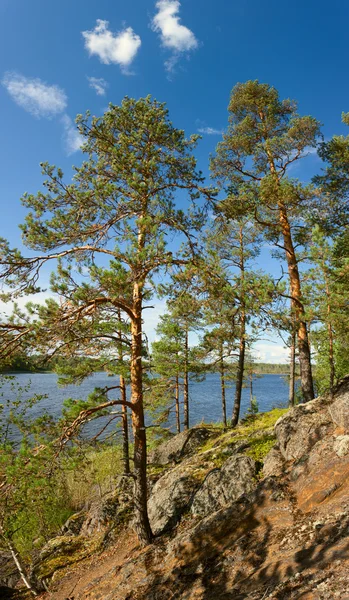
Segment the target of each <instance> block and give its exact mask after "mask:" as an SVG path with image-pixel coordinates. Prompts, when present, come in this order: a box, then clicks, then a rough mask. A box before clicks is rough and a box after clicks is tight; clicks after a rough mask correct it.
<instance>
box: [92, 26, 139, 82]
mask: <svg viewBox="0 0 349 600" xmlns="http://www.w3.org/2000/svg"><path fill="white" fill-rule="evenodd" d="M108 26H109V22H108V21H103V20H101V19H97V24H96V26H95V28H94V29H93V30H92V31H83V32H82V35H83V37H84V39H85V48H86V49H87V50H88V52H89V54H90V55H91V56H92V55H93V54H96V55H97V56H98V57H99V59H100V61H101V62H102V63H104V64H105V65H110V64H111V63H114V64H117V65H120V67H121V69H122V71H123V72H127V67H129V65H130V64H131V63H132V61H133V59H134V58H135V56H136V54H137V52H138V50H139V48H140V45H141V38H140V37H139V35H137V34H136V33H135V32H134V31H133V29H132V27H127V28H126V29H123V30H122V31H119V32H118V33H115V34H114V33H112V31H110V30H109V29H108Z"/></svg>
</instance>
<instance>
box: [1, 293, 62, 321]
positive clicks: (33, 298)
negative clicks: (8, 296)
mask: <svg viewBox="0 0 349 600" xmlns="http://www.w3.org/2000/svg"><path fill="white" fill-rule="evenodd" d="M1 291H3V292H4V291H10V290H8V289H7V288H5V289H2V290H1ZM50 298H52V299H54V300H57V299H58V296H56V295H55V294H53V293H52V292H47V291H45V292H38V293H37V294H28V296H21V297H20V298H17V299H16V304H17V305H18V306H19V308H21V309H24V308H25V306H26V304H28V302H33V303H34V304H45V302H46V300H49V299H50ZM14 304H15V303H14V302H12V301H10V302H3V301H2V300H0V313H1V316H2V317H3V318H5V317H9V316H10V315H11V314H12V313H13V309H14Z"/></svg>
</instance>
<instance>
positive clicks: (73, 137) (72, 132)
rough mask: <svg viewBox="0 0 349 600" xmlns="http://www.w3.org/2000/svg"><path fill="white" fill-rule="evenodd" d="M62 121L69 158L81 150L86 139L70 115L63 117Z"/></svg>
mask: <svg viewBox="0 0 349 600" xmlns="http://www.w3.org/2000/svg"><path fill="white" fill-rule="evenodd" d="M61 120H62V124H63V128H64V133H63V141H64V146H65V150H66V153H67V154H68V156H71V154H74V152H77V151H78V150H80V148H81V146H82V144H83V141H84V138H83V137H82V135H80V133H79V132H78V130H77V128H76V127H75V125H74V123H73V121H72V120H71V118H70V117H69V116H68V115H63V117H62V119H61Z"/></svg>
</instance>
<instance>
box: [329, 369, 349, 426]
mask: <svg viewBox="0 0 349 600" xmlns="http://www.w3.org/2000/svg"><path fill="white" fill-rule="evenodd" d="M329 413H330V416H331V419H332V421H333V422H334V423H335V424H336V425H337V426H338V427H340V428H341V429H342V430H343V433H349V377H346V378H345V379H344V380H343V381H342V382H341V384H340V385H339V386H338V388H337V390H336V393H335V394H334V398H333V402H332V403H331V405H330V406H329Z"/></svg>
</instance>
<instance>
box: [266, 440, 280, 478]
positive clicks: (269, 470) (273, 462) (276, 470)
mask: <svg viewBox="0 0 349 600" xmlns="http://www.w3.org/2000/svg"><path fill="white" fill-rule="evenodd" d="M284 470H285V461H284V459H283V456H282V454H281V452H280V450H279V449H278V448H277V447H274V448H272V449H271V450H270V452H268V454H267V455H266V457H265V458H264V461H263V475H264V477H271V476H275V477H279V475H282V473H283V472H284Z"/></svg>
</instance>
